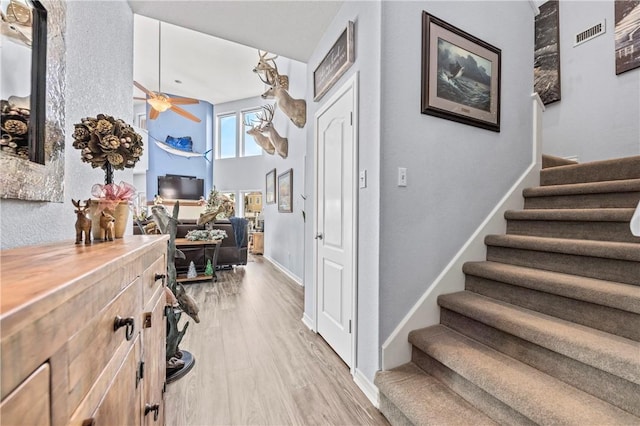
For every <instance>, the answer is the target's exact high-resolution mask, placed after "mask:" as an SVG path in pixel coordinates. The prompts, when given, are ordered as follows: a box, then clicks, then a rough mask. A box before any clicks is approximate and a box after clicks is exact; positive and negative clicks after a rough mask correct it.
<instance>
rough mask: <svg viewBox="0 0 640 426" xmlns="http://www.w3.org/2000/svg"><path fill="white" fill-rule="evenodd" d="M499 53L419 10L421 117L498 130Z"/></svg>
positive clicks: (482, 42)
mask: <svg viewBox="0 0 640 426" xmlns="http://www.w3.org/2000/svg"><path fill="white" fill-rule="evenodd" d="M501 55H502V53H501V50H500V49H498V48H497V47H495V46H492V45H490V44H489V43H486V42H484V41H482V40H480V39H479V38H477V37H474V36H473V35H471V34H469V33H466V32H464V31H462V30H461V29H459V28H456V27H454V26H453V25H451V24H449V23H447V22H445V21H443V20H441V19H438V18H436V17H435V16H433V15H431V14H429V13H428V12H426V11H423V12H422V87H421V91H422V105H421V107H422V111H421V112H422V113H423V114H426V115H432V116H435V117H440V118H444V119H447V120H452V121H457V122H460V123H464V124H468V125H471V126H476V127H481V128H484V129H487V130H492V131H494V132H499V131H500V67H501V60H502V57H501Z"/></svg>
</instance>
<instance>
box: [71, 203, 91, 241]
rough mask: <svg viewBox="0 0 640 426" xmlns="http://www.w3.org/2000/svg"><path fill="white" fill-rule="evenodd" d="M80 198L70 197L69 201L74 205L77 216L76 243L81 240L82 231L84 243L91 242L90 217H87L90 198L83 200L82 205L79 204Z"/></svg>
mask: <svg viewBox="0 0 640 426" xmlns="http://www.w3.org/2000/svg"><path fill="white" fill-rule="evenodd" d="M80 201H81V200H78V201H76V200H74V199H71V202H72V203H73V205H74V206H75V207H76V209H75V213H76V215H77V216H78V218H77V219H76V244H80V243H81V242H82V233H83V232H84V243H85V244H91V219H89V218H88V217H87V213H88V212H89V203H90V202H91V200H87V201H85V202H84V206H82V205H80Z"/></svg>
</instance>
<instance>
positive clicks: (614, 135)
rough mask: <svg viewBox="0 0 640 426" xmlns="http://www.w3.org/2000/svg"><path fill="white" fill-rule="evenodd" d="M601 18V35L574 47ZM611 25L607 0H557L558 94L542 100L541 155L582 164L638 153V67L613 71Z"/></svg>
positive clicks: (611, 14) (612, 28)
mask: <svg viewBox="0 0 640 426" xmlns="http://www.w3.org/2000/svg"><path fill="white" fill-rule="evenodd" d="M603 19H605V20H606V26H607V32H606V33H605V34H603V35H601V36H598V37H596V38H594V39H593V40H590V41H589V42H587V43H584V44H582V45H580V46H578V47H573V40H574V35H575V34H576V33H578V32H580V31H582V30H585V29H587V28H589V27H591V26H592V25H594V24H596V23H598V22H600V21H602V20H603ZM614 25H615V19H614V5H613V2H611V1H589V2H574V1H561V2H560V73H561V76H562V99H561V100H560V102H556V103H553V104H549V105H547V111H546V112H545V123H544V141H545V150H544V152H545V154H551V155H556V156H559V157H567V156H574V155H575V156H578V160H579V161H580V162H581V163H584V162H588V161H596V160H606V159H610V158H619V157H628V156H633V155H638V154H640V120H638V117H640V101H638V99H639V98H638V93H640V68H636V69H634V70H631V71H627V72H626V73H623V74H620V75H616V74H615V63H614V60H615V57H614Z"/></svg>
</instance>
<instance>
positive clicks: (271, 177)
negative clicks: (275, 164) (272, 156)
mask: <svg viewBox="0 0 640 426" xmlns="http://www.w3.org/2000/svg"><path fill="white" fill-rule="evenodd" d="M264 193H265V202H266V203H267V204H274V203H275V202H276V169H273V170H271V171H270V172H269V173H267V176H266V187H265V192H264Z"/></svg>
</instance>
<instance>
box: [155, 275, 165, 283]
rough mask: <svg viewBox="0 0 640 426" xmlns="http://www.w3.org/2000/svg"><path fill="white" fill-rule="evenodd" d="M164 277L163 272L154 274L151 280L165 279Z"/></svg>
mask: <svg viewBox="0 0 640 426" xmlns="http://www.w3.org/2000/svg"><path fill="white" fill-rule="evenodd" d="M165 277H166V275H165V274H156V275H155V276H154V277H153V280H154V281H158V280H164V279H165Z"/></svg>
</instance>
